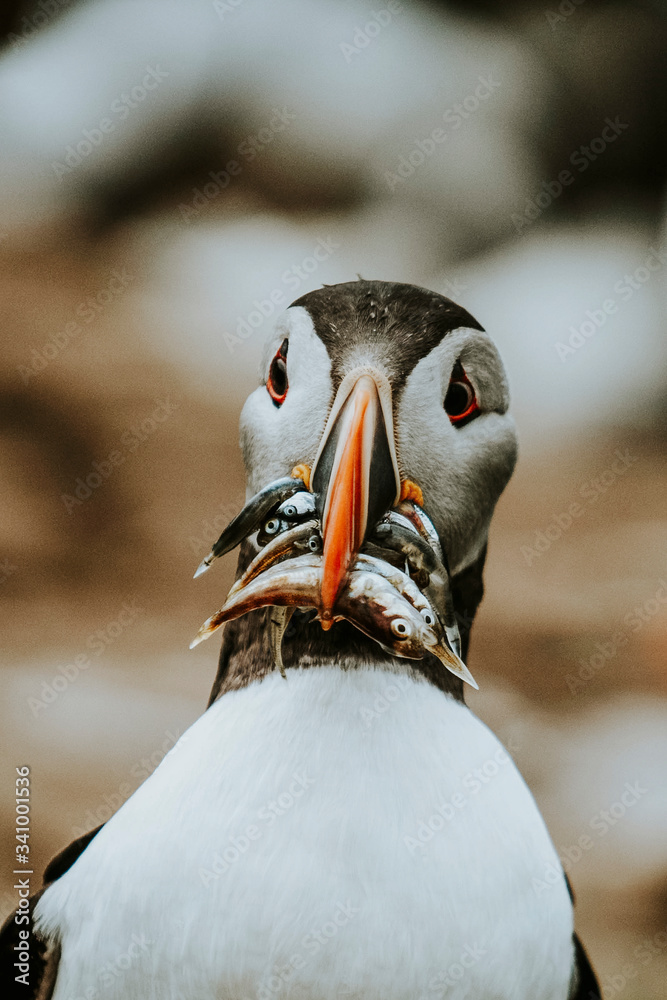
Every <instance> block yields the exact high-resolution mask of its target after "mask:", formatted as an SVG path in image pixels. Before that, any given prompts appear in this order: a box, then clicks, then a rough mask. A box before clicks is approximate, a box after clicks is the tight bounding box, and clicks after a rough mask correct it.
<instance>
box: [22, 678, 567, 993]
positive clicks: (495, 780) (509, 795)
mask: <svg viewBox="0 0 667 1000" xmlns="http://www.w3.org/2000/svg"><path fill="white" fill-rule="evenodd" d="M397 666H398V669H399V671H402V665H397ZM476 770H477V772H478V773H476ZM429 824H430V825H429ZM420 838H421V839H420ZM420 843H421V844H422V846H417V845H418V844H420ZM559 870H560V865H559V861H558V858H557V856H556V852H555V850H554V848H553V845H552V844H551V841H550V839H549V835H548V833H547V831H546V829H545V826H544V823H543V821H542V818H541V816H540V814H539V812H538V809H537V807H536V805H535V803H534V801H533V798H532V796H531V794H530V792H529V791H528V789H527V787H526V785H525V784H524V782H523V780H522V778H521V777H520V775H519V774H518V772H517V770H516V768H515V767H514V764H513V763H512V762H511V760H510V759H509V757H508V755H507V754H506V752H505V751H504V750H503V749H502V747H501V744H500V743H499V742H498V740H497V739H496V737H495V736H494V735H493V734H492V733H491V732H490V731H489V730H488V729H487V728H486V727H485V726H484V725H483V724H482V723H481V722H480V721H479V720H478V719H476V718H475V717H474V716H473V715H472V713H471V712H470V711H469V710H468V709H467V708H466V707H465V706H463V705H461V704H460V703H458V702H456V701H454V700H453V699H452V698H451V697H449V696H447V695H445V694H443V693H442V692H440V691H439V690H437V689H436V688H434V687H433V686H432V685H430V684H428V683H427V682H425V681H423V680H421V679H419V678H418V677H416V676H415V675H413V674H412V672H411V671H410V670H409V669H408V670H407V672H398V673H391V672H387V671H384V670H379V669H377V670H375V669H371V668H359V669H348V670H342V669H340V667H325V668H324V667H323V668H313V669H310V670H305V671H295V670H292V671H289V672H288V679H287V681H285V680H283V679H282V678H281V677H280V676H279V675H277V674H274V675H271V676H270V677H268V678H266V679H265V680H264V681H262V682H261V683H253V684H251V685H249V686H248V687H246V688H244V689H242V690H240V691H235V692H231V693H229V694H226V695H225V696H224V697H223V698H222V699H221V700H220V701H218V702H216V703H215V704H214V705H213V706H212V707H211V708H210V709H209V710H208V711H207V712H206V713H205V714H204V715H203V716H202V717H201V718H200V719H199V720H198V721H197V722H196V723H195V724H194V725H193V726H192V727H191V729H190V730H188V732H187V733H186V734H184V736H183V737H182V738H181V740H180V741H179V743H178V744H177V745H176V747H175V748H174V749H173V750H172V751H171V752H170V753H169V754H168V755H167V757H166V758H165V759H164V761H163V762H162V764H161V765H160V766H159V767H158V768H157V770H156V771H155V772H154V773H153V774H152V775H151V777H150V778H149V779H148V780H147V781H146V782H145V783H144V785H142V787H141V788H140V789H139V790H138V791H137V792H136V793H135V794H134V795H133V796H132V797H131V798H130V799H129V800H128V801H127V802H126V803H125V805H124V806H123V807H122V808H121V809H120V810H119V811H118V813H116V815H115V816H114V817H113V818H112V819H111V820H110V821H109V822H108V823H107V824H106V826H105V827H104V828H103V829H102V830H101V832H100V833H99V834H98V835H97V837H96V838H95V839H94V840H93V842H92V843H91V845H90V847H88V849H87V850H86V851H85V852H84V853H83V855H82V856H81V857H80V858H79V860H78V861H77V862H76V864H74V865H73V867H72V868H71V869H70V870H69V871H68V872H67V873H66V874H65V875H64V876H63V877H62V878H61V879H59V880H58V881H57V882H56V883H54V885H53V886H52V887H51V888H50V889H49V890H47V892H46V893H45V894H44V896H43V897H42V900H41V902H40V904H39V907H38V924H39V928H40V931H41V933H42V934H44V935H47V936H49V937H57V938H59V939H60V940H61V943H62V958H61V963H60V969H59V975H58V981H57V985H56V991H55V994H54V1000H65V998H67V1000H74V998H79V997H86V998H88V1000H92V998H95V997H97V996H103V997H104V998H105V1000H116V998H117V1000H121V998H122V1000H128V998H134V997H136V998H139V997H141V998H142V1000H145V998H148V997H155V998H158V997H159V998H161V1000H167V998H171V1000H176V998H180V1000H185V998H187V1000H195V998H201V1000H204V998H207V1000H209V998H211V997H216V998H225V1000H232V998H233V1000H242V998H251V997H258V998H260V1000H265V998H273V997H288V996H289V997H290V998H303V1000H305V998H313V1000H314V998H317V1000H334V998H339V997H341V996H352V997H356V998H360V1000H361V998H364V1000H416V998H423V1000H438V998H440V997H443V996H446V997H447V1000H464V998H469V1000H472V998H474V1000H485V998H487V1000H491V998H493V1000H566V997H567V993H568V982H569V978H570V970H571V964H572V943H571V935H572V911H571V906H570V902H569V898H568V894H567V890H566V886H565V883H564V880H563V879H562V878H559V877H553V875H552V876H551V877H549V875H548V873H553V872H558V871H559ZM545 879H546V880H545ZM86 991H88V992H86Z"/></svg>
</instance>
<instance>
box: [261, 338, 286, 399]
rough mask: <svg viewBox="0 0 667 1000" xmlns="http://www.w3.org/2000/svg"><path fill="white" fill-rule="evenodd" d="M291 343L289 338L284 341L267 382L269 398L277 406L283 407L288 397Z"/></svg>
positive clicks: (272, 364) (274, 359)
mask: <svg viewBox="0 0 667 1000" xmlns="http://www.w3.org/2000/svg"><path fill="white" fill-rule="evenodd" d="M288 346H289V341H288V340H287V337H285V339H284V340H283V342H282V344H281V345H280V347H279V348H278V350H277V351H276V353H275V356H274V358H273V361H272V362H271V367H270V368H269V377H268V378H267V380H266V388H267V389H268V391H269V396H270V397H271V399H272V400H273V402H274V403H275V405H276V406H282V405H283V403H284V402H285V398H286V397H287V390H288V388H289V383H288V381H287V348H288Z"/></svg>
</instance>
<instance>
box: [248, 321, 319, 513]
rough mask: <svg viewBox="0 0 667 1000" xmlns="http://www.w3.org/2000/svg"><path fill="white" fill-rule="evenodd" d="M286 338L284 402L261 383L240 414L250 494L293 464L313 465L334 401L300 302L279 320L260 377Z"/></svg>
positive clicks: (317, 346) (315, 338)
mask: <svg viewBox="0 0 667 1000" xmlns="http://www.w3.org/2000/svg"><path fill="white" fill-rule="evenodd" d="M285 337H287V338H288V339H289V347H288V352H287V379H288V383H289V388H288V391H287V396H286V398H285V402H284V403H283V404H282V406H280V407H277V406H276V405H275V404H274V402H273V401H272V399H271V397H270V396H269V393H268V391H267V389H266V385H261V386H260V387H259V388H258V389H255V391H254V392H253V393H252V394H251V395H250V396H249V397H248V399H247V400H246V403H245V406H244V407H243V411H242V413H241V447H242V449H243V458H244V460H245V465H246V469H247V472H248V491H249V493H250V494H253V493H256V492H257V491H258V490H260V489H262V488H263V487H264V486H266V484H267V483H270V482H271V481H272V480H274V479H279V478H280V477H281V476H287V475H289V473H290V471H291V470H292V468H293V467H294V466H295V465H299V464H300V463H305V464H306V465H312V463H313V460H314V458H315V454H316V452H317V449H318V447H319V443H320V439H321V436H322V432H323V430H324V425H325V423H326V419H327V415H328V413H329V409H330V407H331V403H332V400H333V387H332V383H331V360H330V358H329V355H328V354H327V350H326V347H325V346H324V344H323V343H322V341H321V340H320V338H319V337H318V336H317V334H316V333H315V328H314V326H313V321H312V319H311V317H310V315H309V314H308V312H307V311H306V310H305V309H303V308H302V307H301V306H292V307H291V308H290V309H288V310H287V311H286V312H285V313H284V314H283V315H282V316H281V317H280V318H279V320H278V323H277V325H276V329H275V332H274V334H273V335H272V337H271V339H270V340H269V342H268V344H267V346H266V350H265V353H264V359H263V362H262V365H263V367H262V379H263V380H266V377H267V374H268V371H269V365H270V364H271V360H272V358H273V357H274V355H275V353H276V351H277V350H278V348H279V347H280V345H281V343H282V341H283V340H284V339H285Z"/></svg>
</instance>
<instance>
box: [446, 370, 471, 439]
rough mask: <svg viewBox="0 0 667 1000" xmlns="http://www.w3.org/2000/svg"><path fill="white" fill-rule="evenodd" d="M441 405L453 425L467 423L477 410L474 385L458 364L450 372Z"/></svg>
mask: <svg viewBox="0 0 667 1000" xmlns="http://www.w3.org/2000/svg"><path fill="white" fill-rule="evenodd" d="M443 405H444V408H445V412H446V414H447V416H448V417H449V419H450V421H451V422H452V424H454V426H461V424H464V423H467V422H468V421H469V420H471V419H472V418H473V417H474V416H475V415H476V414H477V413H478V412H479V403H478V402H477V396H476V394H475V387H474V385H473V384H472V382H471V381H470V379H469V378H468V376H467V375H466V373H465V371H464V370H463V368H462V366H461V365H460V364H457V365H456V366H455V368H454V371H453V372H452V377H451V379H450V382H449V387H448V389H447V395H446V396H445V402H444V404H443Z"/></svg>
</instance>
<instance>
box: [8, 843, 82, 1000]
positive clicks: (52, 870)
mask: <svg viewBox="0 0 667 1000" xmlns="http://www.w3.org/2000/svg"><path fill="white" fill-rule="evenodd" d="M101 829H102V827H101V826H98V827H97V828H96V829H95V830H91V831H90V833H85V834H84V835H83V836H82V837H78V838H77V839H76V840H73V841H72V843H71V844H69V845H68V846H67V847H66V848H65V849H64V850H63V851H61V852H60V854H56V856H55V858H53V859H52V860H51V861H50V862H49V863H48V865H47V866H46V869H45V871H44V885H43V886H42V888H41V889H40V890H39V891H38V892H36V893H35V894H34V895H32V896H31V897H30V900H29V905H28V910H27V913H24V914H20V913H19V911H18V910H17V911H16V912H15V913H12V914H10V916H9V917H7V919H6V920H5V922H4V924H3V925H2V929H0V981H1V982H4V984H5V989H4V996H5V997H6V1000H48V998H49V997H50V996H51V995H52V993H53V988H54V986H55V984H56V975H57V972H58V958H59V955H58V952H57V950H56V949H50V950H49V949H48V948H47V947H46V945H45V944H44V943H43V942H42V941H40V940H39V938H37V937H36V936H35V934H34V932H33V913H34V910H35V906H36V905H37V903H38V901H39V898H40V896H41V895H42V893H43V892H44V890H45V889H47V888H48V886H49V885H51V883H52V882H55V881H56V879H59V878H60V876H61V875H64V874H65V872H66V871H67V870H68V868H71V867H72V865H73V864H74V862H75V861H76V859H77V858H78V857H79V856H80V855H81V854H82V853H83V852H84V851H85V849H86V848H87V847H88V844H89V843H90V842H91V840H92V839H93V837H94V836H95V835H96V834H97V833H99V831H100V830H101ZM17 920H19V921H21V922H20V923H17ZM21 931H23V932H25V931H27V932H28V938H27V945H28V962H27V963H25V964H26V965H27V966H28V972H27V974H26V976H25V978H23V977H22V974H23V969H22V968H21V965H22V964H23V963H21V962H20V961H19V958H20V952H21V947H20V946H21V945H25V943H26V938H25V934H21ZM17 977H22V978H17Z"/></svg>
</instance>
